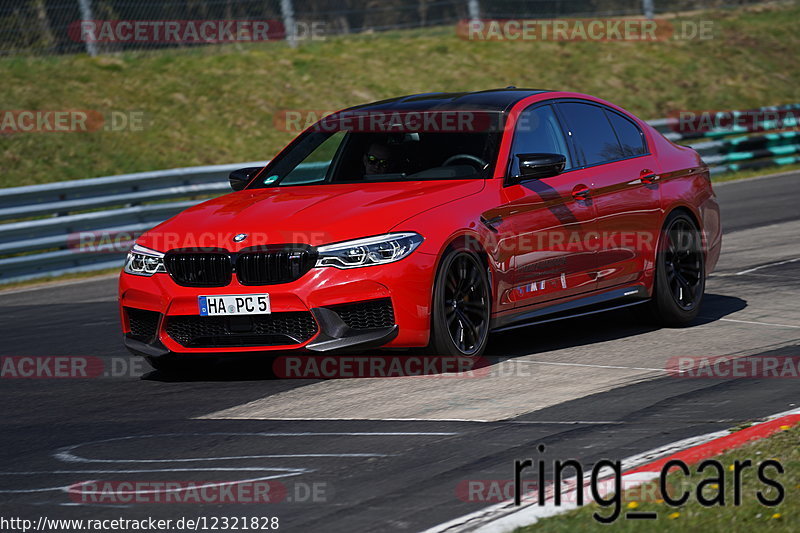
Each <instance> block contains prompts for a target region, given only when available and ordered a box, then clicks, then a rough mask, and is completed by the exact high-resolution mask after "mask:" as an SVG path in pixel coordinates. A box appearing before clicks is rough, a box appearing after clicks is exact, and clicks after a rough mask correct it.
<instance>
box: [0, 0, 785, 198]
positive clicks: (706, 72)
mask: <svg viewBox="0 0 800 533" xmlns="http://www.w3.org/2000/svg"><path fill="white" fill-rule="evenodd" d="M691 17H693V18H695V19H704V20H708V19H712V20H713V21H714V24H715V26H714V34H715V38H714V39H711V40H707V41H699V40H698V41H685V42H679V41H665V42H655V43H638V42H539V41H527V42H511V41H507V42H471V41H465V40H461V39H459V38H458V37H456V35H455V29H454V28H436V29H429V30H414V31H397V32H389V33H381V34H376V35H373V36H359V37H340V38H331V39H329V40H327V41H322V42H309V43H305V44H303V45H301V46H300V47H298V48H297V49H290V48H288V47H287V46H285V45H284V44H283V43H262V44H252V45H247V46H238V47H237V46H226V47H221V48H220V47H213V48H203V49H197V50H188V51H179V52H164V51H162V52H150V53H143V54H122V55H114V56H101V57H97V58H89V57H87V56H65V57H46V58H5V59H0V77H2V80H3V91H2V94H0V109H5V110H9V109H15V110H19V109H37V110H57V109H91V110H99V111H102V112H109V111H122V112H142V113H144V116H145V124H144V129H143V130H142V131H128V132H106V131H100V132H94V133H26V134H19V133H18V134H11V135H0V168H2V169H3V172H2V175H0V176H1V177H0V186H2V187H8V186H14V185H26V184H33V183H44V182H49V181H56V180H66V179H78V178H88V177H93V176H104V175H112V174H119V173H124V172H137V171H145V170H154V169H162V168H171V167H179V166H190V165H203V164H215V163H229V162H236V161H251V160H260V159H268V158H270V157H272V156H273V155H274V154H275V153H276V151H277V150H278V149H280V148H281V147H282V146H283V145H284V144H285V143H286V142H288V141H289V140H290V139H291V137H292V136H293V134H292V133H287V132H283V131H279V130H277V129H276V128H275V126H274V125H273V115H274V114H275V113H276V112H278V111H280V110H285V109H313V110H329V109H340V108H342V107H346V106H350V105H354V104H358V103H363V102H367V101H371V100H378V99H382V98H387V97H392V96H398V95H403V94H410V93H417V92H429V91H473V90H481V89H487V88H495V87H504V86H507V85H516V86H519V87H533V88H549V89H565V90H575V91H580V92H585V93H590V94H594V95H597V96H600V97H603V98H606V99H608V100H611V101H613V102H615V103H619V104H620V105H622V106H623V107H625V108H627V109H629V110H630V111H632V112H634V113H636V114H638V115H639V116H642V117H643V118H657V117H661V116H665V115H666V113H667V112H669V111H671V110H676V109H729V108H752V107H758V106H761V105H770V104H774V105H777V104H785V103H791V102H797V101H800V69H798V68H797V67H796V64H797V50H798V49H799V48H800V39H799V38H798V34H797V31H796V24H795V21H796V20H797V19H798V18H800V6H798V5H797V4H794V5H791V6H788V7H786V6H783V7H760V8H753V9H745V10H734V11H716V12H709V13H700V14H693V15H691Z"/></svg>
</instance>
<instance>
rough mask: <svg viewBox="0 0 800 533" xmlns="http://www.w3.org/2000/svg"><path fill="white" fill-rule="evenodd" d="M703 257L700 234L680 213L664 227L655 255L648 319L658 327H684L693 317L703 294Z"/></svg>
mask: <svg viewBox="0 0 800 533" xmlns="http://www.w3.org/2000/svg"><path fill="white" fill-rule="evenodd" d="M705 266H706V265H705V254H704V253H703V246H702V241H701V237H700V231H699V230H698V228H697V226H696V225H695V223H694V221H693V220H692V219H691V218H690V217H689V216H688V215H687V214H686V213H683V212H680V211H678V212H673V213H671V214H670V215H669V217H667V221H666V222H665V223H664V230H663V233H662V234H661V239H660V243H659V249H658V253H657V254H656V279H655V288H654V289H653V298H652V299H651V301H650V303H649V308H650V315H651V316H652V318H654V319H655V321H656V322H657V323H658V324H659V325H662V326H667V327H681V326H686V325H687V324H689V323H690V322H691V321H692V320H694V319H695V318H696V317H697V314H698V313H699V312H700V304H701V302H702V301H703V292H704V291H705V286H706V278H705Z"/></svg>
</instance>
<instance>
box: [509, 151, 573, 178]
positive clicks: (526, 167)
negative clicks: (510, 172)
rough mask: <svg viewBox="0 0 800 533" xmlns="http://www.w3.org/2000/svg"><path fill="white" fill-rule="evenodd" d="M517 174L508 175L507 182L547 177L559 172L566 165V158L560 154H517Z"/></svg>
mask: <svg viewBox="0 0 800 533" xmlns="http://www.w3.org/2000/svg"><path fill="white" fill-rule="evenodd" d="M517 159H519V173H520V175H519V176H511V177H509V184H510V185H514V184H516V183H519V182H521V181H523V180H529V179H541V178H549V177H551V176H556V175H558V174H561V172H562V171H563V170H564V167H565V166H566V165H567V158H566V157H564V156H563V155H561V154H517Z"/></svg>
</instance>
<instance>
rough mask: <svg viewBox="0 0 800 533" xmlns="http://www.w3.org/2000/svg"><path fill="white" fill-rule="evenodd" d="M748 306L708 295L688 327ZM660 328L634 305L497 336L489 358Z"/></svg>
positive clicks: (506, 356) (510, 355) (742, 301)
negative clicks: (650, 321)
mask: <svg viewBox="0 0 800 533" xmlns="http://www.w3.org/2000/svg"><path fill="white" fill-rule="evenodd" d="M745 307H747V302H746V301H745V300H743V299H741V298H737V297H735V296H726V295H723V294H710V293H706V294H705V296H704V297H703V303H702V307H701V308H700V313H699V315H698V317H697V318H696V319H695V320H694V321H692V323H691V324H690V325H689V326H687V327H688V328H692V327H696V326H700V325H703V324H708V323H710V322H715V321H717V320H719V319H720V318H724V317H725V316H727V315H730V314H732V313H735V312H737V311H741V310H742V309H744V308H745ZM658 329H661V328H660V327H659V326H654V325H652V324H650V323H649V322H648V320H647V319H646V318H644V316H643V313H642V310H641V309H640V307H639V306H634V307H630V308H627V309H620V310H616V311H608V312H605V313H599V314H596V315H590V316H584V317H577V318H570V319H565V320H561V321H558V322H549V323H546V324H539V325H531V326H528V327H524V328H519V329H516V330H511V331H507V332H501V333H498V334H495V335H494V336H493V338H491V339H490V341H489V346H488V348H487V351H486V357H490V358H494V357H497V358H499V359H502V360H505V359H510V358H514V357H519V356H522V355H530V354H533V353H544V352H550V351H553V350H561V349H565V348H571V347H576V346H584V345H587V344H593V343H596V342H607V341H613V340H619V339H624V338H628V337H635V336H637V335H642V334H644V333H649V332H651V331H655V330H658ZM497 362H500V361H499V360H498V361H497Z"/></svg>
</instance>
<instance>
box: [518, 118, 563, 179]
mask: <svg viewBox="0 0 800 533" xmlns="http://www.w3.org/2000/svg"><path fill="white" fill-rule="evenodd" d="M532 153H548V154H561V155H563V156H564V157H566V158H567V164H566V166H565V167H564V170H569V169H570V168H572V166H573V165H572V160H571V158H570V156H569V150H568V149H567V143H566V141H565V140H564V134H563V133H562V131H561V126H560V125H559V123H558V119H557V118H556V115H555V113H554V112H553V107H552V106H550V105H543V106H539V107H536V108H528V109H526V110H525V111H523V112H522V113H520V115H519V118H518V119H517V124H516V129H515V130H514V141H513V143H512V145H511V165H510V169H509V170H510V173H511V174H510V175H512V176H519V159H518V158H517V154H532Z"/></svg>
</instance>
